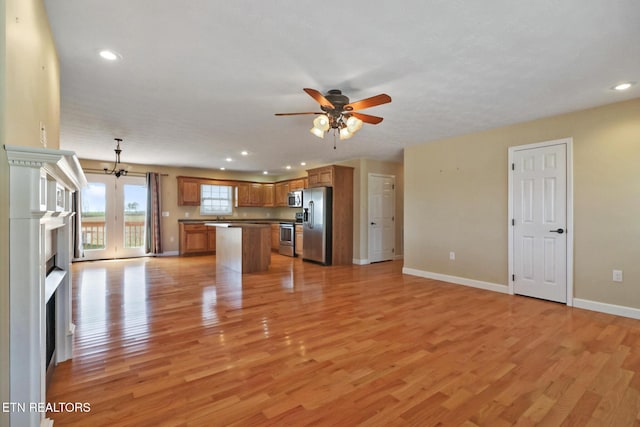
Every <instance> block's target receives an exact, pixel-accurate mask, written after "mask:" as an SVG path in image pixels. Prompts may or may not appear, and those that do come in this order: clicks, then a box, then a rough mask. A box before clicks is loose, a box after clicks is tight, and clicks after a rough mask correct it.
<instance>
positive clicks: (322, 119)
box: [313, 114, 329, 131]
mask: <svg viewBox="0 0 640 427" xmlns="http://www.w3.org/2000/svg"><path fill="white" fill-rule="evenodd" d="M313 126H314V127H316V128H318V129H320V130H323V131H328V130H329V117H327V116H326V115H324V114H322V115H320V116H318V117H316V118H315V119H313Z"/></svg>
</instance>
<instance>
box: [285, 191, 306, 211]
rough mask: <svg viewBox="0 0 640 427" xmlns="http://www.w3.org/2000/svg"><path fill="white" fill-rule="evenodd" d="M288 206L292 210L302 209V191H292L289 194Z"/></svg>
mask: <svg viewBox="0 0 640 427" xmlns="http://www.w3.org/2000/svg"><path fill="white" fill-rule="evenodd" d="M287 206H289V207H290V208H301V207H302V191H291V192H290V193H289V194H287Z"/></svg>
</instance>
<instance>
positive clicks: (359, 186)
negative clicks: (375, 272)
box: [340, 159, 404, 261]
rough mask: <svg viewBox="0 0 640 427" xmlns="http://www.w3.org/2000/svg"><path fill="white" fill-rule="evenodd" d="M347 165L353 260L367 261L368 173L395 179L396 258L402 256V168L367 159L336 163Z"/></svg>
mask: <svg viewBox="0 0 640 427" xmlns="http://www.w3.org/2000/svg"><path fill="white" fill-rule="evenodd" d="M340 164H341V165H344V166H351V167H353V168H354V171H353V216H354V218H353V221H354V222H353V258H354V259H355V260H357V261H358V260H363V261H364V260H367V259H368V258H369V226H368V224H369V174H370V173H374V174H383V175H394V176H395V177H396V243H395V253H396V256H402V254H403V242H402V238H403V235H402V233H403V213H404V204H403V200H404V199H403V198H404V182H403V181H404V180H403V165H402V163H398V162H385V161H380V160H371V159H356V160H349V161H345V162H340Z"/></svg>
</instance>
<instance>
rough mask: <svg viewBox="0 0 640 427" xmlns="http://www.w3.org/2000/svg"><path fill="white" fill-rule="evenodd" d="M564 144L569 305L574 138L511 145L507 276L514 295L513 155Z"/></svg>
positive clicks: (569, 294)
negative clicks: (517, 152)
mask: <svg viewBox="0 0 640 427" xmlns="http://www.w3.org/2000/svg"><path fill="white" fill-rule="evenodd" d="M562 144H564V145H565V146H566V149H567V168H566V173H567V227H566V228H567V259H566V263H567V305H568V306H569V307H571V306H573V233H574V228H573V138H563V139H556V140H552V141H544V142H538V143H535V144H526V145H516V146H512V147H509V163H508V165H507V167H508V171H509V173H508V175H509V190H508V191H509V202H508V216H507V218H508V224H507V227H508V240H509V249H508V251H509V253H508V258H509V276H508V277H507V283H509V293H510V294H511V295H514V289H513V279H512V278H513V272H514V265H513V262H514V260H513V250H514V247H513V225H512V223H511V220H512V219H513V174H512V173H511V165H512V164H513V156H514V153H515V152H516V151H519V150H526V149H531V148H542V147H548V146H551V145H562Z"/></svg>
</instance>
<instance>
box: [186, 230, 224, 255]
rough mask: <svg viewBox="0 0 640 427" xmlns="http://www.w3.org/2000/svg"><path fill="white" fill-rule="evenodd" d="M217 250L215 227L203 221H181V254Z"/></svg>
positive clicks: (209, 252)
mask: <svg viewBox="0 0 640 427" xmlns="http://www.w3.org/2000/svg"><path fill="white" fill-rule="evenodd" d="M215 251H216V229H215V227H207V226H206V225H204V224H201V223H194V224H191V223H180V255H196V254H198V255H203V254H212V253H214V252H215Z"/></svg>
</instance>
